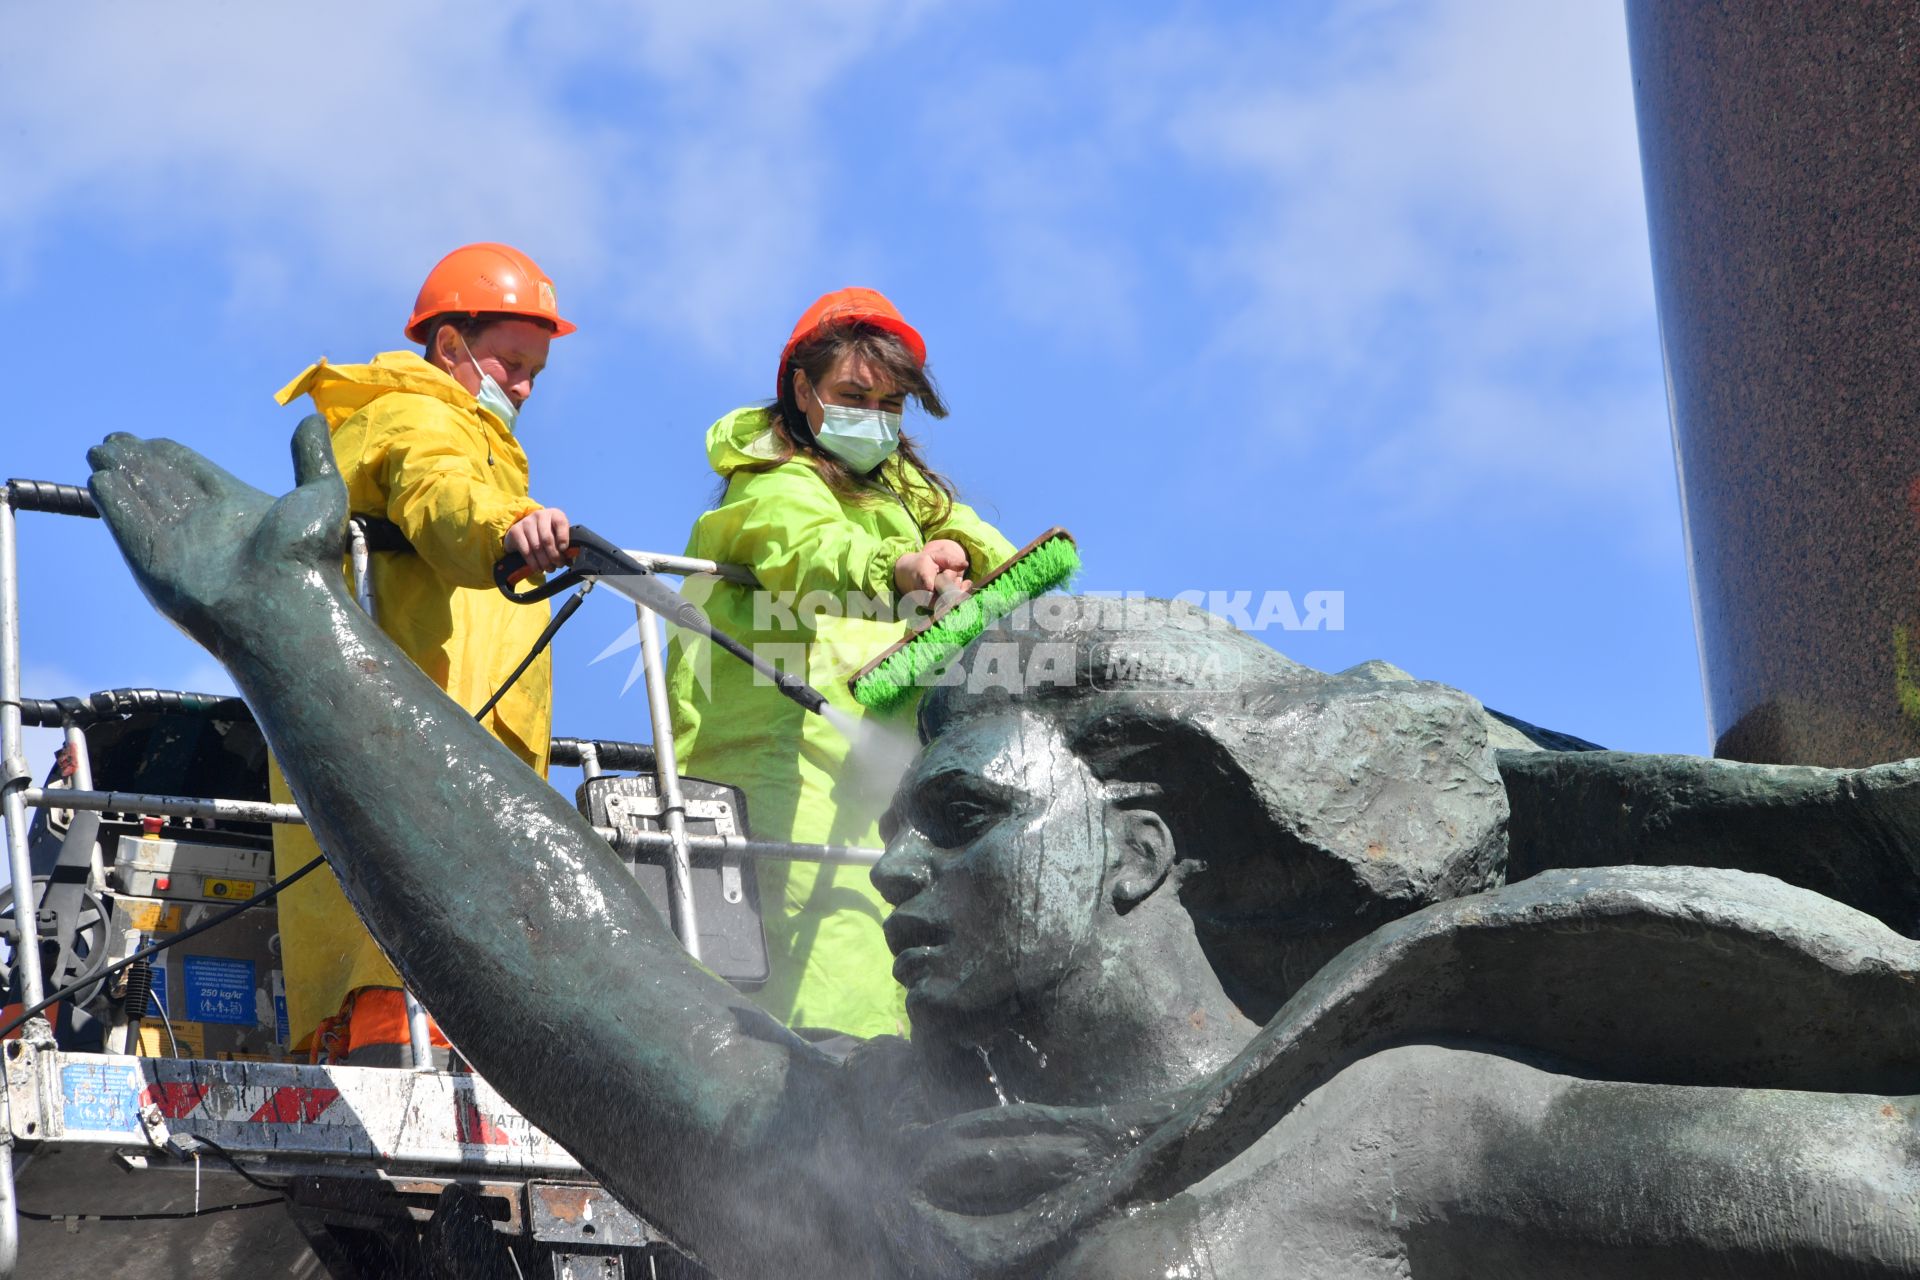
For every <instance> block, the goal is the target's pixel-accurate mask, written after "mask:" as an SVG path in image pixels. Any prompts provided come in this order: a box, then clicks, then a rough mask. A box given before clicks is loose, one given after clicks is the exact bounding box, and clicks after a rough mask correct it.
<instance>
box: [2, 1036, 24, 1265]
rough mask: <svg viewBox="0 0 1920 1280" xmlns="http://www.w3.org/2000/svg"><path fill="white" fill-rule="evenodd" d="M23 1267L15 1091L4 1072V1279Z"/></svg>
mask: <svg viewBox="0 0 1920 1280" xmlns="http://www.w3.org/2000/svg"><path fill="white" fill-rule="evenodd" d="M19 1265H20V1204H19V1201H17V1200H15V1199H14V1195H13V1090H12V1089H11V1088H10V1087H9V1081H8V1080H7V1076H6V1072H5V1071H3V1070H0V1280H13V1273H14V1271H15V1269H16V1268H18V1267H19Z"/></svg>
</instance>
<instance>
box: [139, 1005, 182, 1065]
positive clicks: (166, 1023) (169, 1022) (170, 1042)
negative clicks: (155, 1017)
mask: <svg viewBox="0 0 1920 1280" xmlns="http://www.w3.org/2000/svg"><path fill="white" fill-rule="evenodd" d="M147 998H148V999H149V1000H151V1001H153V1007H154V1008H156V1009H158V1010H159V1011H160V1025H161V1026H163V1027H165V1028H166V1029H167V1047H168V1048H169V1049H171V1050H173V1056H174V1057H176V1058H177V1057H179V1056H180V1042H179V1041H178V1040H176V1039H175V1038H174V1035H173V1019H172V1018H169V1017H168V1016H167V1006H166V1005H164V1004H162V1003H161V1002H160V998H159V997H158V996H156V995H154V994H153V993H152V992H151V991H149V992H148V993H147Z"/></svg>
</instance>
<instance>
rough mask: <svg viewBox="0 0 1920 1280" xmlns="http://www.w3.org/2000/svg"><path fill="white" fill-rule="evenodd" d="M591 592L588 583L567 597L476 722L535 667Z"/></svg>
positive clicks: (590, 584) (494, 693) (475, 714)
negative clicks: (544, 651)
mask: <svg viewBox="0 0 1920 1280" xmlns="http://www.w3.org/2000/svg"><path fill="white" fill-rule="evenodd" d="M591 590H593V583H592V582H587V583H585V584H584V585H582V586H581V588H580V589H579V590H578V591H576V592H574V593H573V594H572V595H570V596H568V597H567V602H566V603H565V604H563V605H561V606H560V611H559V612H558V613H556V614H554V615H553V620H552V621H550V622H548V623H547V627H546V630H544V631H542V632H541V633H540V638H539V639H538V640H535V641H534V642H533V648H531V649H529V650H527V656H526V657H524V658H522V659H520V665H519V666H517V667H515V668H514V669H513V674H511V675H509V676H508V677H507V679H506V682H505V683H504V684H502V685H501V686H500V687H499V688H498V689H495V690H494V691H493V696H492V697H491V698H488V699H487V701H486V704H485V705H484V706H482V707H481V708H480V709H479V710H478V711H476V712H474V713H473V718H474V719H475V720H483V719H485V718H486V715H487V712H489V711H491V710H493V704H494V703H496V702H498V701H500V699H501V698H503V697H505V696H506V693H507V690H509V689H511V688H513V682H514V681H516V680H518V679H519V678H520V677H521V676H523V675H525V674H526V673H527V668H528V667H530V666H532V665H533V660H534V659H535V658H537V657H539V656H540V652H541V650H543V649H545V648H546V647H547V646H548V645H550V644H552V643H553V638H554V636H556V635H558V634H559V632H560V628H561V627H563V626H565V625H566V624H567V619H568V618H571V617H572V616H573V615H574V612H575V611H576V610H578V609H579V608H580V602H581V601H582V600H585V599H586V598H587V592H589V591H591Z"/></svg>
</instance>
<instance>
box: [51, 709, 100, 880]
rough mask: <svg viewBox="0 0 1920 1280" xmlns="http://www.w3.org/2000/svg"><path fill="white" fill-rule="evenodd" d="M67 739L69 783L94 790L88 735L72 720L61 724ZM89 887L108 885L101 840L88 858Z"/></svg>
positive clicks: (74, 787) (95, 843) (69, 784)
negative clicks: (69, 764) (69, 770)
mask: <svg viewBox="0 0 1920 1280" xmlns="http://www.w3.org/2000/svg"><path fill="white" fill-rule="evenodd" d="M61 728H62V730H63V731H64V732H65V734H66V739H67V758H68V759H70V760H72V761H73V776H72V778H70V779H69V780H68V783H67V785H68V786H70V787H71V788H73V789H74V790H75V791H91V790H93V757H92V756H91V755H89V754H88V752H87V735H86V731H85V730H83V729H82V728H81V727H80V726H79V725H78V724H76V723H74V722H73V721H72V720H69V721H67V722H66V724H64V725H62V726H61ZM87 887H88V888H90V889H92V890H93V891H94V892H95V893H99V892H101V891H102V890H104V889H105V888H106V887H107V868H106V865H105V863H104V862H102V860H101V855H100V842H99V841H98V840H96V841H94V842H93V850H92V852H91V853H90V854H89V855H88V858H87Z"/></svg>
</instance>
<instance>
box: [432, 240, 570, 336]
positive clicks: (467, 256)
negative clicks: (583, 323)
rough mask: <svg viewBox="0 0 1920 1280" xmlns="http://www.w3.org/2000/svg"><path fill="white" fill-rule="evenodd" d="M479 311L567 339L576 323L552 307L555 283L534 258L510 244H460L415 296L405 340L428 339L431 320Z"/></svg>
mask: <svg viewBox="0 0 1920 1280" xmlns="http://www.w3.org/2000/svg"><path fill="white" fill-rule="evenodd" d="M455 311H464V312H466V313H467V314H469V315H477V314H478V313H480V312H482V311H497V312H502V313H504V314H506V315H510V316H525V317H527V318H528V319H529V320H544V321H546V322H547V323H548V324H550V325H552V326H553V336H554V337H556V338H560V337H565V336H566V335H567V334H569V333H572V332H573V331H574V328H575V326H574V325H572V324H570V323H569V322H567V321H565V320H562V319H561V318H560V312H559V310H558V309H557V308H556V307H555V305H554V300H553V281H552V280H551V279H549V278H548V276H547V273H546V272H544V271H542V270H541V269H540V268H539V267H538V266H536V265H535V264H534V261H533V259H532V258H529V257H528V256H527V255H526V254H524V253H522V252H520V251H519V250H518V249H516V248H514V247H513V246H512V245H506V244H493V243H491V242H482V243H480V244H467V245H461V246H460V247H459V248H458V249H455V250H454V251H453V252H452V253H450V254H448V255H447V256H446V257H444V258H442V259H440V261H439V262H437V263H435V264H434V268H433V270H431V271H429V272H428V273H427V282H426V283H425V284H423V285H421V286H420V296H419V297H418V298H416V299H414V302H413V314H412V315H411V316H409V317H408V318H407V341H408V342H424V341H425V340H426V326H427V321H429V320H431V319H433V318H434V317H435V316H442V315H446V314H447V313H449V312H455Z"/></svg>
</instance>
